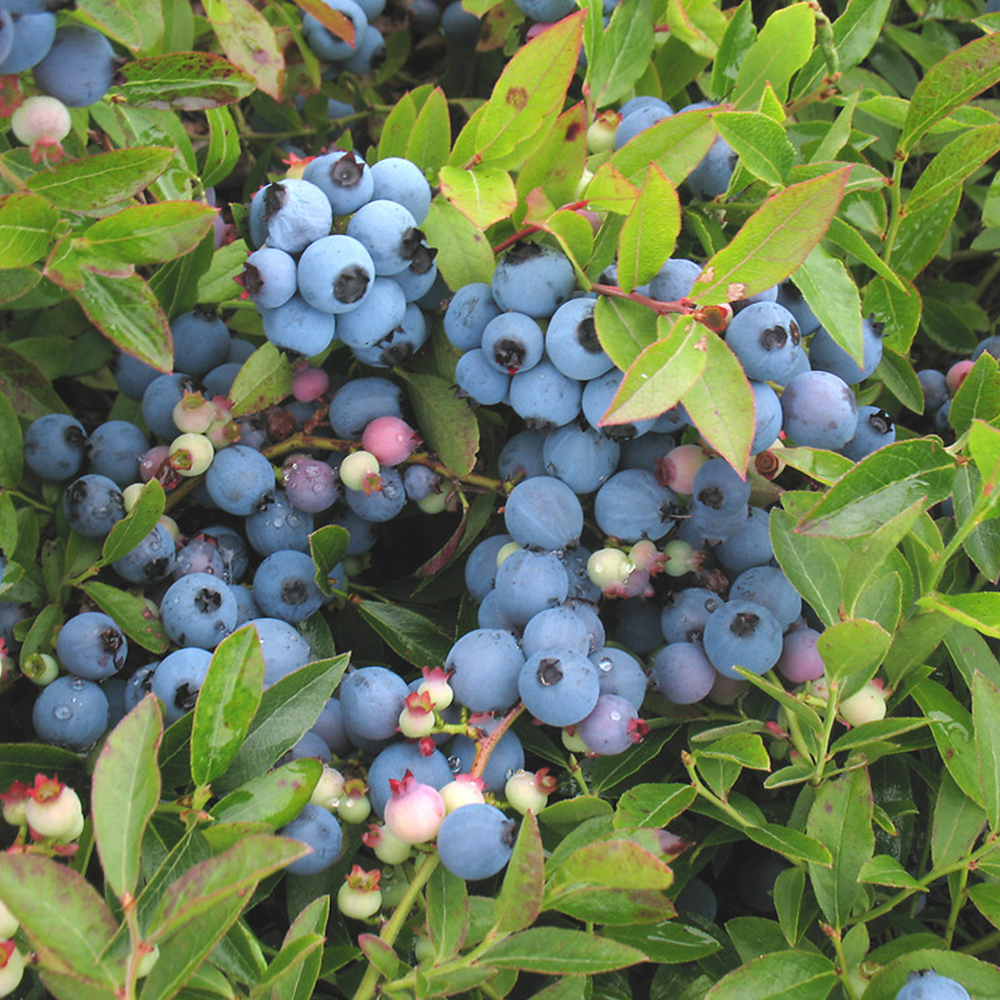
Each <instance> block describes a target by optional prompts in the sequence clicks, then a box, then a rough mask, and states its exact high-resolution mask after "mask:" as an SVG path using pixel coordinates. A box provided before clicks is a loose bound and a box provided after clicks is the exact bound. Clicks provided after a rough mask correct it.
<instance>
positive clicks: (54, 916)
mask: <svg viewBox="0 0 1000 1000" xmlns="http://www.w3.org/2000/svg"><path fill="white" fill-rule="evenodd" d="M0 898H2V899H3V901H4V903H5V904H6V905H7V907H8V909H9V910H10V911H11V913H13V914H14V916H15V917H16V918H17V919H18V920H19V921H20V923H21V928H22V930H23V931H24V933H25V934H26V935H27V937H28V940H29V942H30V943H31V947H32V948H33V949H34V950H35V951H36V952H37V953H38V957H39V959H40V960H41V962H42V964H43V966H47V967H49V968H53V969H56V970H58V971H62V972H66V973H69V974H74V975H77V976H80V977H81V978H82V979H86V980H91V981H93V982H95V983H97V984H98V985H102V986H109V987H115V986H118V985H120V984H121V983H122V982H124V978H125V977H124V973H125V969H124V964H123V963H122V964H119V963H115V962H112V961H111V960H110V959H105V958H103V957H102V953H103V951H104V949H105V948H106V947H107V945H108V944H109V943H110V942H111V938H112V937H113V936H114V933H115V927H116V923H115V919H114V917H112V915H111V911H110V910H109V909H108V907H107V906H106V905H105V903H104V900H103V899H101V897H100V896H99V895H98V893H97V890H96V889H94V887H93V886H91V885H90V884H89V883H88V882H87V880H86V879H85V878H84V877H83V876H82V875H80V874H79V873H77V872H75V871H74V870H73V869H72V868H67V867H65V866H64V865H61V864H59V863H58V862H56V861H54V860H52V859H50V858H46V857H43V856H42V855H40V854H0Z"/></svg>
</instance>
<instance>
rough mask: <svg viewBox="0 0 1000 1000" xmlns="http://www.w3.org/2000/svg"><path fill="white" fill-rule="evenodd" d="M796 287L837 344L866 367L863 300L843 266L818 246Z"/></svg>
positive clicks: (798, 274) (798, 276)
mask: <svg viewBox="0 0 1000 1000" xmlns="http://www.w3.org/2000/svg"><path fill="white" fill-rule="evenodd" d="M795 284H796V285H797V286H798V287H799V289H800V290H801V292H802V294H803V295H804V296H805V299H806V302H807V303H808V304H809V306H810V307H811V308H812V311H813V312H814V313H815V314H816V318H817V319H818V320H819V321H820V323H822V324H823V326H824V328H825V329H826V331H827V333H829V334H830V336H831V337H832V338H833V340H834V342H835V343H836V344H837V345H838V346H839V347H841V348H843V349H844V350H845V351H847V353H848V354H849V355H850V356H851V357H852V358H853V359H854V360H855V361H856V362H857V363H858V364H859V365H861V364H863V363H864V340H863V338H862V334H861V296H860V295H859V294H858V288H857V285H855V284H854V279H853V278H852V277H851V273H850V271H848V270H847V268H846V267H845V266H844V264H843V262H842V261H839V260H837V258H836V257H831V256H830V255H829V254H828V253H827V252H826V251H825V250H824V249H823V247H822V246H819V245H817V246H814V247H813V248H812V250H810V251H809V256H808V257H806V259H805V260H804V261H803V262H802V264H801V266H800V267H799V268H798V270H797V271H796V272H795Z"/></svg>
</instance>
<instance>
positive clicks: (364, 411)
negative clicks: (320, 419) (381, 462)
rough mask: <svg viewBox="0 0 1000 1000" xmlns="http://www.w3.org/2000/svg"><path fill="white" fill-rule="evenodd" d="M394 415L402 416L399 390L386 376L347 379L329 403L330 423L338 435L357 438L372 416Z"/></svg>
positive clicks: (359, 437)
mask: <svg viewBox="0 0 1000 1000" xmlns="http://www.w3.org/2000/svg"><path fill="white" fill-rule="evenodd" d="M387 415H388V416H394V417H399V418H400V419H402V416H403V407H402V393H401V392H400V390H399V388H398V387H397V386H395V385H393V383H392V382H390V381H389V380H388V379H384V378H379V377H378V376H373V377H371V378H355V379H351V381H350V382H348V383H347V385H345V386H343V387H342V388H340V389H338V390H337V393H336V395H335V396H334V397H333V400H332V401H331V403H330V423H331V424H332V425H333V431H334V433H335V434H336V435H337V437H340V438H347V439H348V440H351V441H360V440H361V435H362V434H363V433H364V430H365V428H366V427H367V426H368V425H369V424H370V423H371V422H372V421H373V420H374V419H375V418H376V417H383V416H387Z"/></svg>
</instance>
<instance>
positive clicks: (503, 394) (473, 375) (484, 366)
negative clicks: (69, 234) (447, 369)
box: [455, 347, 510, 406]
mask: <svg viewBox="0 0 1000 1000" xmlns="http://www.w3.org/2000/svg"><path fill="white" fill-rule="evenodd" d="M455 384H456V385H457V387H458V389H459V394H460V395H462V396H467V397H468V398H469V399H471V400H472V401H473V402H475V403H480V404H481V405H483V406H493V405H495V404H496V403H502V402H503V401H504V400H506V399H507V398H508V394H509V393H510V376H509V375H507V374H506V373H505V372H501V371H498V370H497V368H496V366H495V365H494V364H493V363H492V362H491V361H490V359H489V357H488V356H487V354H486V352H485V351H484V350H482V348H479V347H474V348H472V349H471V350H468V351H466V352H465V353H464V354H463V355H462V356H461V357H460V358H459V359H458V363H457V364H456V365H455Z"/></svg>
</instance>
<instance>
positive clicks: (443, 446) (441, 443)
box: [400, 372, 479, 476]
mask: <svg viewBox="0 0 1000 1000" xmlns="http://www.w3.org/2000/svg"><path fill="white" fill-rule="evenodd" d="M400 375H401V376H402V377H403V378H404V379H405V381H406V384H407V387H408V390H409V392H408V394H409V397H410V402H411V403H412V404H413V409H414V412H415V413H416V416H417V423H418V424H419V426H420V429H421V432H422V433H423V435H424V437H425V439H426V441H427V445H428V447H429V448H430V449H431V450H432V451H436V452H437V453H438V455H439V456H440V458H441V461H442V462H443V463H444V464H445V465H446V466H447V467H448V468H449V469H451V470H452V471H453V472H455V473H457V474H458V475H459V476H465V475H468V474H469V473H470V472H471V471H472V469H473V466H474V465H475V464H476V456H477V455H478V454H479V423H478V421H477V420H476V416H475V414H474V413H473V412H472V408H471V407H470V406H469V401H468V400H466V399H456V398H455V393H454V391H453V390H452V388H451V386H450V385H449V383H448V382H447V381H446V380H445V379H443V378H439V377H438V376H436V375H422V374H420V373H418V372H400Z"/></svg>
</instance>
